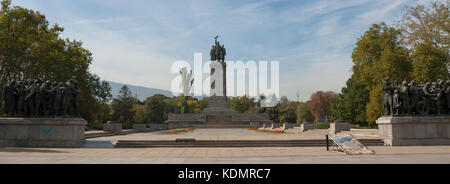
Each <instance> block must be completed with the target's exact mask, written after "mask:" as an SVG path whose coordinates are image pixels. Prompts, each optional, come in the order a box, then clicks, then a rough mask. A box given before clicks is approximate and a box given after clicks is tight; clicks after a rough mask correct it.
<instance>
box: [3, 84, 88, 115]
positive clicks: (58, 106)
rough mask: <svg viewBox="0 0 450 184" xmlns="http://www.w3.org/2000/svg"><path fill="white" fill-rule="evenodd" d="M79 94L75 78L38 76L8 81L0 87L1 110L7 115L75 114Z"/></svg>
mask: <svg viewBox="0 0 450 184" xmlns="http://www.w3.org/2000/svg"><path fill="white" fill-rule="evenodd" d="M79 93H80V89H79V88H78V81H77V80H75V77H72V79H70V80H69V81H67V82H66V83H63V82H50V81H46V82H43V81H42V80H41V79H34V80H33V79H27V80H21V81H11V82H9V83H7V84H6V85H5V86H3V91H2V97H3V111H4V114H6V116H8V117H48V116H64V117H69V116H76V117H79V113H78V102H77V96H78V94H79ZM72 109H73V112H72V113H71V110H72Z"/></svg>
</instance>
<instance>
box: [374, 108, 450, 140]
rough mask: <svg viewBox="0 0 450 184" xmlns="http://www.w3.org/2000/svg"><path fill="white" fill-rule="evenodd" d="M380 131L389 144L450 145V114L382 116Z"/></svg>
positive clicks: (379, 124) (378, 121) (379, 120)
mask: <svg viewBox="0 0 450 184" xmlns="http://www.w3.org/2000/svg"><path fill="white" fill-rule="evenodd" d="M377 124H378V133H379V136H380V138H381V139H383V141H384V143H385V144H386V145H388V146H433V145H450V116H448V115H447V116H428V117H427V116H424V117H420V116H414V117H381V118H379V119H378V120H377Z"/></svg>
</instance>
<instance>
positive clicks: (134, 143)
mask: <svg viewBox="0 0 450 184" xmlns="http://www.w3.org/2000/svg"><path fill="white" fill-rule="evenodd" d="M359 141H360V142H361V143H362V144H364V145H365V146H383V145H384V142H383V141H381V140H380V139H361V140H359ZM329 144H330V145H331V144H332V142H331V141H329ZM115 147H116V148H151V147H326V140H318V139H317V140H194V141H175V140H172V141H170V140H159V141H139V140H119V141H118V142H117V144H116V145H115Z"/></svg>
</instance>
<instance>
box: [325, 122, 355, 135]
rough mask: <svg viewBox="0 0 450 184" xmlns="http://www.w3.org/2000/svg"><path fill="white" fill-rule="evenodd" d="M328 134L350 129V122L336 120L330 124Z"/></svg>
mask: <svg viewBox="0 0 450 184" xmlns="http://www.w3.org/2000/svg"><path fill="white" fill-rule="evenodd" d="M329 131H330V134H337V133H339V132H342V131H350V124H349V123H346V122H341V121H336V122H334V123H331V124H330V129H329Z"/></svg>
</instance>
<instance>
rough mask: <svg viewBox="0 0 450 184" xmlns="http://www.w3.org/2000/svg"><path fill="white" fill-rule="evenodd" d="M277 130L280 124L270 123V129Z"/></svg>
mask: <svg viewBox="0 0 450 184" xmlns="http://www.w3.org/2000/svg"><path fill="white" fill-rule="evenodd" d="M277 128H280V124H278V123H272V126H271V129H277Z"/></svg>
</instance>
